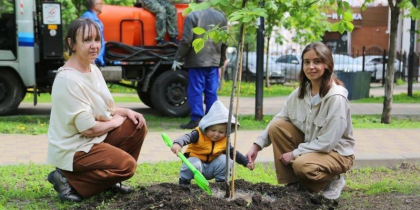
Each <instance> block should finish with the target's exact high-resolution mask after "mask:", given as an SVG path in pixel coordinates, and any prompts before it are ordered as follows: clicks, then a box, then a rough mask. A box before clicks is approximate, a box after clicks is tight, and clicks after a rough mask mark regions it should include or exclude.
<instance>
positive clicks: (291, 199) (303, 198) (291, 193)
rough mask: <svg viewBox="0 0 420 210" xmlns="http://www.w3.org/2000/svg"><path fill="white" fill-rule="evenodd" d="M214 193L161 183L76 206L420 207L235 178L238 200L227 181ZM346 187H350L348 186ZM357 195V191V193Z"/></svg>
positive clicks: (404, 200) (416, 200)
mask: <svg viewBox="0 0 420 210" xmlns="http://www.w3.org/2000/svg"><path fill="white" fill-rule="evenodd" d="M210 187H211V189H212V192H213V195H212V196H210V195H208V194H207V193H205V192H204V191H203V190H201V189H200V188H199V187H198V186H197V185H194V184H193V185H191V186H190V187H189V188H183V187H181V186H179V185H178V184H172V183H161V184H156V185H152V186H150V187H147V188H145V187H141V188H139V189H136V191H135V192H134V193H132V194H130V195H120V194H117V195H113V194H104V193H103V194H101V195H100V196H96V197H94V198H93V199H94V200H93V201H90V202H83V203H82V204H81V206H79V207H77V208H76V209H98V208H99V207H100V209H171V210H172V209H181V210H189V209H191V210H192V209H204V210H213V209H214V210H216V209H217V210H220V209H251V210H254V209H261V210H266V209H287V210H293V209H305V210H311V209H314V210H315V209H328V210H332V209H419V207H420V196H412V195H392V194H387V195H385V196H365V195H360V196H356V197H351V198H347V199H346V198H339V199H337V200H333V201H331V200H327V199H325V198H323V197H321V196H319V195H314V194H311V193H308V192H306V191H302V190H299V189H297V188H295V187H283V186H275V185H270V184H266V183H258V184H252V183H249V182H246V181H244V180H236V181H235V195H234V199H227V198H225V194H226V190H225V187H226V185H225V183H210ZM344 190H349V189H347V188H344ZM356 195H357V192H356Z"/></svg>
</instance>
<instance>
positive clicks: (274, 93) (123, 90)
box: [23, 81, 420, 103]
mask: <svg viewBox="0 0 420 210" xmlns="http://www.w3.org/2000/svg"><path fill="white" fill-rule="evenodd" d="M125 83H127V84H128V83H129V82H125ZM108 87H109V89H110V91H111V93H118V95H117V96H114V100H115V102H140V99H139V97H138V96H137V94H136V90H135V89H133V88H127V87H123V86H120V85H116V84H114V85H112V84H109V85H108ZM222 87H223V88H222V89H221V90H219V91H218V95H219V96H230V95H231V91H232V81H225V82H224V84H223V86H222ZM296 87H298V84H297V83H292V84H290V85H271V86H270V87H268V88H267V87H264V88H263V91H264V93H263V94H264V97H278V96H288V95H289V94H290V93H292V92H293V90H294V89H296ZM235 94H236V93H235ZM240 95H241V97H255V83H247V82H242V83H241V94H240ZM33 100H34V99H33V94H30V93H28V94H26V96H25V98H24V99H23V102H28V103H31V102H33ZM383 101H384V97H373V96H372V97H369V98H364V99H359V100H355V101H352V103H383ZM38 102H40V103H49V102H51V95H50V94H41V95H40V96H38ZM393 102H394V103H420V91H414V92H413V96H412V97H407V94H406V93H401V94H396V95H394V96H393Z"/></svg>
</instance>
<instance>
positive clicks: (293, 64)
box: [276, 54, 362, 81]
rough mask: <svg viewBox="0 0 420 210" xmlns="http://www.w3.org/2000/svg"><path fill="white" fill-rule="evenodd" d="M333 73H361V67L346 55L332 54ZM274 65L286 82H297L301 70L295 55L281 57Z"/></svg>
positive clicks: (298, 59) (299, 59) (298, 56)
mask: <svg viewBox="0 0 420 210" xmlns="http://www.w3.org/2000/svg"><path fill="white" fill-rule="evenodd" d="M333 60H334V71H344V72H354V71H361V70H362V65H361V64H358V63H356V62H355V60H354V58H353V57H351V56H348V55H341V54H333ZM276 63H277V64H278V65H280V68H281V69H282V70H283V71H284V73H285V75H286V80H287V81H290V80H296V81H297V80H298V76H299V72H300V69H301V65H302V64H301V63H302V61H301V57H300V55H297V54H287V55H282V56H280V57H279V58H277V59H276Z"/></svg>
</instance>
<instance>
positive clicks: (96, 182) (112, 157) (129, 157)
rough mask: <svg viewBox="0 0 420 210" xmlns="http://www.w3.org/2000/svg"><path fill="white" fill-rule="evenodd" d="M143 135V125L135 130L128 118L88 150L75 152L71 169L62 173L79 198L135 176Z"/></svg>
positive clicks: (144, 133) (144, 128)
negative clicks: (86, 151)
mask: <svg viewBox="0 0 420 210" xmlns="http://www.w3.org/2000/svg"><path fill="white" fill-rule="evenodd" d="M146 134H147V127H146V125H144V126H143V128H142V129H140V130H138V129H136V125H135V124H134V123H133V121H131V120H130V119H127V120H125V121H124V123H123V124H122V125H121V126H120V127H119V128H116V129H114V130H112V131H110V132H109V133H108V136H107V137H106V138H105V140H104V141H103V142H102V143H100V144H95V145H94V146H93V147H92V148H91V150H90V151H89V152H88V153H85V152H82V151H79V152H76V154H75V155H74V161H73V171H63V174H64V176H65V177H66V178H67V180H68V182H69V183H70V185H71V186H72V187H73V188H74V189H75V190H76V191H77V192H78V193H79V194H80V195H81V196H82V197H84V198H89V197H91V196H93V195H96V194H99V193H101V192H102V191H104V190H106V189H108V188H110V187H111V186H112V185H114V184H115V183H118V182H121V181H124V180H127V179H129V178H130V177H132V176H133V175H134V172H135V171H136V167H137V159H138V157H139V155H140V150H141V147H142V145H143V141H144V138H145V137H146Z"/></svg>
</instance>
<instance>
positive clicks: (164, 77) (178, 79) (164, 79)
mask: <svg viewBox="0 0 420 210" xmlns="http://www.w3.org/2000/svg"><path fill="white" fill-rule="evenodd" d="M187 87H188V74H187V72H185V71H180V70H178V71H166V72H164V73H162V74H161V75H159V76H158V77H157V79H156V80H155V82H154V83H153V85H152V91H151V97H152V103H153V106H154V107H155V109H156V110H158V111H159V112H160V113H161V114H163V115H166V116H170V117H183V116H186V115H188V114H189V113H190V107H189V106H188V103H187Z"/></svg>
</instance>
